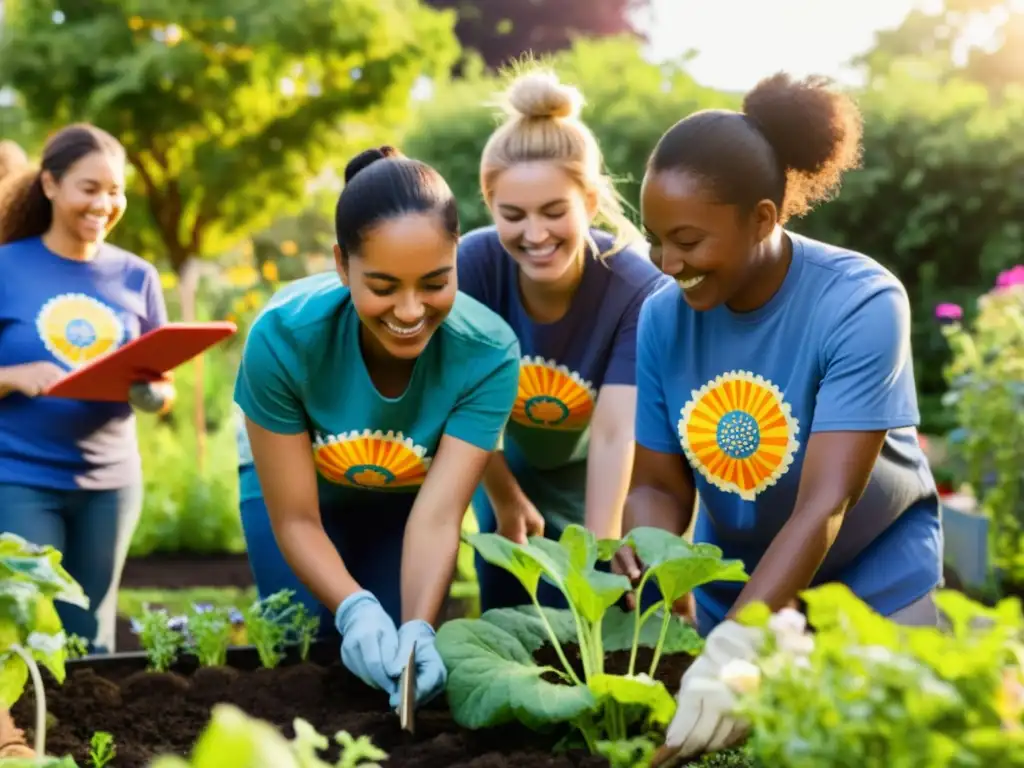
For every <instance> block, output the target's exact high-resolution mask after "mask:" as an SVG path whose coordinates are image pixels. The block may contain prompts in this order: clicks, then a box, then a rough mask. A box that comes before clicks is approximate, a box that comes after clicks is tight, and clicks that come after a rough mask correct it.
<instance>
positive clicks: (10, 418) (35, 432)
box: [0, 237, 167, 490]
mask: <svg viewBox="0 0 1024 768" xmlns="http://www.w3.org/2000/svg"><path fill="white" fill-rule="evenodd" d="M0 275H2V276H3V277H2V279H0V367H7V366H12V365H20V364H22V363H34V362H39V361H46V362H53V363H56V364H57V365H59V366H61V367H62V368H65V369H66V370H68V371H71V370H74V369H75V368H77V367H79V366H81V365H83V364H84V363H88V362H90V361H92V360H95V359H96V358H97V357H99V356H101V355H104V354H106V353H108V352H111V351H113V350H115V349H117V348H118V347H119V346H121V345H123V344H124V343H126V342H127V341H129V340H131V339H133V338H135V337H137V336H139V335H141V334H143V333H146V332H147V331H150V330H152V329H153V328H156V327H158V326H160V325H163V324H164V323H166V322H167V310H166V307H165V305H164V300H163V294H162V293H161V291H160V277H159V274H158V273H157V271H156V269H155V268H154V267H153V266H152V265H151V264H149V263H147V262H146V261H144V260H143V259H141V258H139V257H138V256H135V255H133V254H131V253H128V252H126V251H123V250H121V249H120V248H116V247H114V246H112V245H109V244H104V245H102V246H101V247H100V249H99V252H98V253H97V254H96V257H95V258H94V259H92V260H91V261H85V262H82V261H74V260H71V259H65V258H62V257H61V256H58V255H57V254H55V253H53V252H52V251H51V250H49V249H48V248H47V247H46V246H45V245H43V242H42V239H41V238H38V237H34V238H29V239H26V240H19V241H18V242H15V243H10V244H8V245H4V246H0ZM140 477H141V468H140V462H139V452H138V444H137V439H136V434H135V416H134V414H133V412H132V409H131V406H129V405H128V404H127V403H104V402H84V401H79V400H67V399H64V398H56V397H35V398H29V397H25V396H24V395H22V394H20V393H18V392H12V393H11V394H8V395H7V396H6V397H2V398H0V483H16V484H20V485H29V486H36V487H41V488H53V489H63V490H74V489H76V488H84V489H90V490H101V489H108V488H119V487H124V486H127V485H131V484H133V483H136V482H139V480H140Z"/></svg>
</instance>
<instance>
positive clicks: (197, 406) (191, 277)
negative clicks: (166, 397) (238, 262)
mask: <svg viewBox="0 0 1024 768" xmlns="http://www.w3.org/2000/svg"><path fill="white" fill-rule="evenodd" d="M199 272H200V270H199V260H198V259H196V258H194V257H192V258H189V259H187V260H186V261H185V262H184V263H183V264H182V265H181V268H180V270H179V272H178V292H179V295H180V297H181V316H182V317H181V319H182V320H184V321H185V322H186V323H192V322H195V320H196V317H197V312H196V302H197V295H198V292H199ZM193 365H194V366H195V367H194V370H195V382H194V384H193V386H194V390H195V391H194V395H193V407H192V419H193V422H194V424H195V432H196V468H197V469H198V470H199V473H200V475H202V473H203V471H204V470H205V469H206V403H205V396H204V392H205V389H206V387H205V386H204V384H205V382H204V379H205V377H204V375H203V374H204V371H203V368H204V366H203V355H198V356H197V357H196V358H195V359H194V360H193Z"/></svg>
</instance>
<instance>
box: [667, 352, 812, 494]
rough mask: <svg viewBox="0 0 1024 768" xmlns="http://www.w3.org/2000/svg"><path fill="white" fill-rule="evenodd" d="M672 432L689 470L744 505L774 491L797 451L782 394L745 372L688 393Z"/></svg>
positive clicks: (795, 431)
mask: <svg viewBox="0 0 1024 768" xmlns="http://www.w3.org/2000/svg"><path fill="white" fill-rule="evenodd" d="M677 427H678V430H679V438H680V442H681V444H682V447H683V451H684V452H685V453H686V457H687V459H689V461H690V464H691V465H692V466H693V467H694V468H695V469H697V471H699V472H700V473H701V474H702V475H703V476H704V477H705V479H706V480H707V481H708V482H709V483H711V484H712V485H714V486H715V487H716V488H719V489H721V490H723V491H726V492H730V493H736V494H738V495H739V496H740V498H742V499H745V500H747V501H753V500H754V499H755V498H756V497H757V494H759V493H761V491H763V490H764V489H765V488H768V487H769V486H772V485H775V483H776V482H778V480H779V478H780V477H782V476H783V475H784V474H786V472H788V471H789V466H790V464H792V463H793V456H794V455H795V454H796V452H797V451H798V450H799V448H800V443H799V442H798V441H797V439H796V438H797V435H798V434H799V433H800V424H799V422H798V421H797V420H796V419H795V418H794V417H793V415H792V413H791V409H790V406H789V404H788V403H786V402H785V400H784V399H783V397H782V392H780V391H779V389H778V387H776V386H775V385H774V384H772V383H771V382H770V381H768V380H767V379H765V378H763V377H761V376H755V375H754V374H753V373H750V372H748V371H731V372H729V373H725V374H723V375H721V376H718V377H717V378H715V379H714V380H713V381H710V382H708V383H707V384H705V385H704V386H703V387H701V388H700V390H698V391H696V392H694V393H693V397H692V398H691V399H690V401H689V402H688V403H687V404H686V405H685V406H684V407H683V409H682V418H681V419H680V420H679V422H678V425H677Z"/></svg>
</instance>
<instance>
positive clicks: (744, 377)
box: [636, 233, 942, 621]
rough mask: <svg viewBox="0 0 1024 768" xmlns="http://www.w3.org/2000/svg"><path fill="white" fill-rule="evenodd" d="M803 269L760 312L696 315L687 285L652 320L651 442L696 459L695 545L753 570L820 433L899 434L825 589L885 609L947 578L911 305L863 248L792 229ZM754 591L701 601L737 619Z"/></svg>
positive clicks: (841, 542) (641, 346) (839, 548)
mask: <svg viewBox="0 0 1024 768" xmlns="http://www.w3.org/2000/svg"><path fill="white" fill-rule="evenodd" d="M789 236H790V238H791V239H792V242H793V261H792V264H791V266H790V269H789V272H788V274H787V275H786V278H785V280H784V282H783V285H782V287H781V288H780V290H779V291H778V292H777V293H776V295H775V296H773V297H772V299H771V300H769V302H768V303H767V304H765V305H764V306H763V307H760V308H759V309H757V310H755V311H753V312H749V313H743V314H737V313H734V312H732V311H731V310H729V309H728V307H725V306H722V307H718V308H716V309H713V310H711V311H708V312H696V311H694V310H692V309H691V308H690V307H689V306H688V305H687V304H686V302H685V300H684V298H683V296H682V293H681V291H680V289H679V288H678V287H677V286H675V285H671V286H667V287H665V288H663V289H661V290H660V291H659V292H658V293H657V294H655V295H654V296H652V297H651V299H650V300H649V302H648V304H647V306H645V307H644V311H643V312H642V314H641V318H640V331H639V341H638V351H637V355H638V362H637V379H638V406H637V424H636V438H637V442H638V444H640V445H642V446H644V447H645V448H648V449H650V450H653V451H659V452H663V453H675V454H681V455H684V456H685V457H686V460H687V462H688V463H689V465H690V467H691V468H692V470H693V476H694V478H695V483H696V488H697V491H698V495H699V498H700V505H699V510H698V518H697V523H696V529H695V538H696V540H698V541H706V542H710V543H712V544H715V545H717V546H719V547H721V548H722V550H723V552H724V555H725V556H726V557H729V558H739V559H741V560H743V561H744V563H745V564H746V566H747V571H748V573H751V572H753V569H754V568H755V567H756V566H757V564H758V562H759V561H760V558H761V556H762V555H763V554H764V552H765V550H766V549H767V548H768V546H769V544H770V543H771V542H772V540H773V539H774V538H775V536H776V535H777V534H778V533H779V531H780V530H781V528H782V526H783V525H784V524H785V523H786V521H787V520H788V519H789V517H790V515H791V514H792V512H793V508H794V504H795V501H796V494H797V489H798V488H799V484H800V475H801V469H802V467H803V462H804V458H805V451H806V447H807V442H808V440H809V439H810V436H811V435H812V434H814V433H815V432H831V431H873V430H887V436H886V439H885V445H884V447H883V448H882V452H881V455H880V456H879V457H878V460H877V462H876V464H875V467H874V470H873V472H872V474H871V478H870V481H869V484H868V487H867V489H866V491H865V492H864V495H863V496H862V498H861V500H860V501H859V502H858V503H857V504H856V505H855V506H854V507H853V508H852V509H851V510H849V511H848V512H847V514H846V517H845V520H844V523H843V525H842V528H841V530H840V532H839V534H838V538H837V539H836V541H835V543H834V545H833V547H832V549H831V551H830V553H829V554H828V556H827V557H826V559H825V562H824V563H823V565H822V567H821V569H820V570H819V572H818V575H817V577H816V582H815V583H820V582H822V581H841V582H843V583H845V584H847V586H849V587H850V588H851V590H853V591H854V592H855V593H856V594H857V595H858V596H860V597H861V598H862V599H863V600H865V601H866V602H867V603H868V604H870V605H871V606H872V607H874V608H875V609H876V610H877V611H879V612H881V613H883V614H889V613H892V612H894V611H896V610H899V609H900V608H903V607H905V606H907V605H909V604H910V603H911V602H913V601H914V600H916V599H918V598H920V597H922V596H923V595H924V594H926V593H927V592H928V591H930V590H931V589H932V588H934V587H935V586H936V585H937V584H938V583H939V582H940V580H941V571H942V557H941V532H940V527H939V515H938V503H937V492H936V488H935V483H934V479H933V478H932V475H931V472H930V470H929V468H928V464H927V460H926V458H925V456H924V453H923V451H922V450H921V447H920V445H919V443H918V440H917V432H916V425H917V423H918V420H919V414H918V406H917V396H916V389H915V384H914V370H913V360H912V357H911V349H910V309H909V302H908V300H907V296H906V292H905V290H904V288H903V286H902V285H901V284H900V282H899V281H898V280H897V279H896V278H895V276H893V275H892V274H891V273H890V272H888V271H887V270H886V269H884V268H883V267H882V266H881V265H880V264H878V263H877V262H875V261H874V260H872V259H870V258H868V257H867V256H864V255H862V254H858V253H854V252H851V251H847V250H843V249H840V248H835V247H832V246H828V245H825V244H823V243H820V242H817V241H814V240H811V239H808V238H804V237H801V236H798V235H795V234H792V233H790V235H789ZM741 589H742V584H730V583H714V584H711V585H708V586H707V587H706V588H703V589H701V590H699V591H698V592H697V594H696V598H697V601H698V602H699V603H700V605H701V607H702V608H704V609H705V610H706V611H707V612H708V613H709V614H710V615H711V616H712V617H713V618H714V619H715V620H716V621H720V620H721V619H722V618H724V616H725V614H726V613H727V612H728V610H729V608H730V607H731V606H732V604H733V602H734V601H735V599H736V597H737V596H738V595H739V592H740V590H741Z"/></svg>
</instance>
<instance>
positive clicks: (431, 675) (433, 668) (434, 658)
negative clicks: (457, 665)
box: [388, 619, 448, 709]
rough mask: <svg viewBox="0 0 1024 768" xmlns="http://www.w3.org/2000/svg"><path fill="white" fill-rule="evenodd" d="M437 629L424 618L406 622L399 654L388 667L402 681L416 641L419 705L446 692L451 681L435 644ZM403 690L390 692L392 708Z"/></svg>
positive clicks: (396, 704) (401, 631) (399, 641)
mask: <svg viewBox="0 0 1024 768" xmlns="http://www.w3.org/2000/svg"><path fill="white" fill-rule="evenodd" d="M434 637H435V635H434V628H433V627H432V626H430V625H429V624H428V623H427V622H425V621H423V620H422V619H414V620H412V621H407V622H405V624H403V625H402V626H401V628H400V629H399V630H398V655H397V656H396V657H395V660H394V662H393V663H392V665H391V667H390V669H389V670H388V671H389V672H390V673H391V675H392V676H393V677H394V678H395V680H400V679H401V677H402V672H404V671H405V663H406V662H407V661H408V660H409V652H410V651H411V650H412V647H413V643H415V644H416V657H415V659H414V660H413V663H414V664H415V665H416V704H417V706H418V705H420V704H426V703H427V702H428V701H430V700H431V699H433V698H434V697H435V696H437V695H438V694H440V693H442V692H443V691H444V688H445V685H447V683H448V669H447V667H445V665H444V662H443V661H442V660H441V654H439V653H438V652H437V648H436V647H435V645H434ZM400 696H401V693H400V692H399V691H395V693H393V694H391V708H392V709H397V708H398V705H399V703H400V701H399V699H400Z"/></svg>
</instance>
